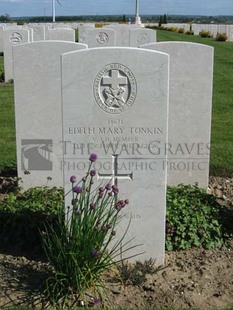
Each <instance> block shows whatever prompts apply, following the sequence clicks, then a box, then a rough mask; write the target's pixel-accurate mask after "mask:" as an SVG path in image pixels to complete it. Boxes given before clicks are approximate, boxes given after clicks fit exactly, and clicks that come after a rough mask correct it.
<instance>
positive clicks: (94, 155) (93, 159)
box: [89, 153, 97, 163]
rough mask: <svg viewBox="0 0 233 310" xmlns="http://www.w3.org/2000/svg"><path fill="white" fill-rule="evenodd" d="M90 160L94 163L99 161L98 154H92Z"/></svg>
mask: <svg viewBox="0 0 233 310" xmlns="http://www.w3.org/2000/svg"><path fill="white" fill-rule="evenodd" d="M89 160H90V161H91V162H92V163H93V162H95V161H96V160H97V155H96V154H94V153H93V154H91V155H90V157H89Z"/></svg>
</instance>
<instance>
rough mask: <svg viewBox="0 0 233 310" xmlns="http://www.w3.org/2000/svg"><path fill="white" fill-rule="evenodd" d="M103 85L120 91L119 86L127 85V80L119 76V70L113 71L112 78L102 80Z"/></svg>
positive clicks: (105, 77) (106, 77)
mask: <svg viewBox="0 0 233 310" xmlns="http://www.w3.org/2000/svg"><path fill="white" fill-rule="evenodd" d="M102 84H103V85H110V87H111V88H113V89H118V87H119V85H127V84H128V83H127V78H126V77H124V76H119V71H118V70H111V76H104V77H103V80H102Z"/></svg>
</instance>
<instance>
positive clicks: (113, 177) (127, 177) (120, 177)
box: [97, 154, 133, 186]
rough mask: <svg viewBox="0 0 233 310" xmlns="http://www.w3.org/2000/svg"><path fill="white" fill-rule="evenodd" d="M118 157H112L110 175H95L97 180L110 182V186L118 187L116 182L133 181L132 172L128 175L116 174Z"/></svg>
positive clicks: (114, 155)
mask: <svg viewBox="0 0 233 310" xmlns="http://www.w3.org/2000/svg"><path fill="white" fill-rule="evenodd" d="M117 161H118V155H116V154H113V155H112V174H104V173H97V177H98V179H100V180H101V179H102V180H112V184H113V185H116V186H118V180H133V172H131V173H129V174H121V173H118V167H117Z"/></svg>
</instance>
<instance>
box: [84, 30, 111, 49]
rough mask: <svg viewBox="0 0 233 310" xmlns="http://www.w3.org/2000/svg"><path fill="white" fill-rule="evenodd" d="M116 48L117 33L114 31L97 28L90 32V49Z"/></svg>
mask: <svg viewBox="0 0 233 310" xmlns="http://www.w3.org/2000/svg"><path fill="white" fill-rule="evenodd" d="M110 46H116V31H115V30H114V29H102V28H96V29H93V30H89V31H88V47H89V48H92V47H110Z"/></svg>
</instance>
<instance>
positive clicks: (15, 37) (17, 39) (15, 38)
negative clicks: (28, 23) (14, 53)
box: [9, 32, 23, 44]
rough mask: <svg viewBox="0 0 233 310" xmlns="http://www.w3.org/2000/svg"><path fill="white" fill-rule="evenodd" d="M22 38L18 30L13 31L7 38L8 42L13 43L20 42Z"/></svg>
mask: <svg viewBox="0 0 233 310" xmlns="http://www.w3.org/2000/svg"><path fill="white" fill-rule="evenodd" d="M22 39H23V38H22V36H21V34H20V33H18V32H13V33H12V35H11V36H10V38H9V40H10V42H12V43H15V44H17V43H21V42H22Z"/></svg>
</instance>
